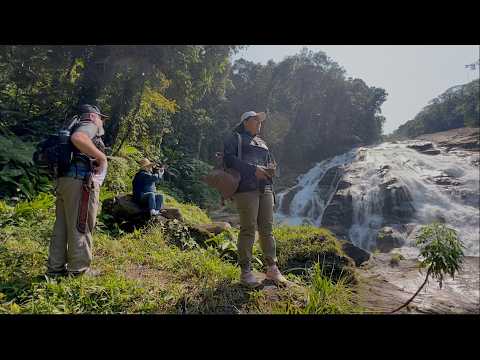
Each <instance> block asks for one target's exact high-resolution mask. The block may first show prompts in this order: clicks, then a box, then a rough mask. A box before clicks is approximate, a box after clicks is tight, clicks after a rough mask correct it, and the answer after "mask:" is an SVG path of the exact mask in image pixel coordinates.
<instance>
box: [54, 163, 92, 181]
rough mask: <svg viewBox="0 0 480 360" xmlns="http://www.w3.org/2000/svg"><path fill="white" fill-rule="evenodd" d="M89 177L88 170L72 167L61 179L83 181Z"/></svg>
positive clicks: (81, 167)
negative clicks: (67, 178) (68, 178)
mask: <svg viewBox="0 0 480 360" xmlns="http://www.w3.org/2000/svg"><path fill="white" fill-rule="evenodd" d="M89 176H90V170H89V169H87V168H85V167H83V166H76V165H72V166H71V167H70V168H69V169H68V170H67V171H66V172H64V173H63V174H62V175H61V177H71V178H74V179H79V180H84V179H85V178H87V177H89Z"/></svg>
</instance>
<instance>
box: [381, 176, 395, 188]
mask: <svg viewBox="0 0 480 360" xmlns="http://www.w3.org/2000/svg"><path fill="white" fill-rule="evenodd" d="M397 182H398V180H397V178H394V177H390V178H388V179H386V180H385V181H383V182H382V183H381V184H380V185H379V186H380V187H381V188H383V189H390V185H393V184H396V183H397Z"/></svg>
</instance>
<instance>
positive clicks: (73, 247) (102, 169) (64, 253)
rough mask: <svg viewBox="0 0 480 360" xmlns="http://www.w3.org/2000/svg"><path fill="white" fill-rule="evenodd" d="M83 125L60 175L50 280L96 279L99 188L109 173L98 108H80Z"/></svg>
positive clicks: (75, 133)
mask: <svg viewBox="0 0 480 360" xmlns="http://www.w3.org/2000/svg"><path fill="white" fill-rule="evenodd" d="M78 110H79V114H80V122H79V124H78V125H77V126H75V127H74V129H73V131H72V135H71V137H70V141H71V144H72V145H73V146H72V147H73V156H72V162H71V165H70V166H69V167H68V168H67V169H65V170H63V171H62V172H60V173H59V176H58V179H57V188H56V195H57V201H56V220H55V226H54V230H53V236H52V239H51V242H50V248H49V257H48V265H47V276H52V277H55V276H61V275H67V274H68V275H73V276H76V275H81V274H90V275H96V274H95V272H94V271H92V270H91V269H90V264H91V262H92V231H93V229H94V228H95V221H96V217H97V210H98V205H99V193H100V186H101V184H102V182H103V179H104V178H105V174H106V171H107V157H106V155H105V146H104V144H103V141H102V139H101V136H103V135H104V129H103V119H104V118H106V117H107V116H106V115H103V114H102V113H101V112H100V109H99V108H98V107H97V106H91V105H81V106H79V108H78Z"/></svg>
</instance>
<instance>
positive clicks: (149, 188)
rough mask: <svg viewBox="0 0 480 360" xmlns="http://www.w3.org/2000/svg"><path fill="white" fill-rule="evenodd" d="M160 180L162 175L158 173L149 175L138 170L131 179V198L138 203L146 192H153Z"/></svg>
mask: <svg viewBox="0 0 480 360" xmlns="http://www.w3.org/2000/svg"><path fill="white" fill-rule="evenodd" d="M161 179H162V175H160V174H158V173H150V172H148V171H145V170H140V171H139V172H137V173H136V174H135V177H134V178H133V183H132V185H133V198H134V199H135V201H140V198H141V195H142V194H143V193H146V192H153V193H154V192H155V191H157V189H156V188H155V184H158V183H159V182H160V180H161Z"/></svg>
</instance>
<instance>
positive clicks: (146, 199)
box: [132, 158, 164, 216]
mask: <svg viewBox="0 0 480 360" xmlns="http://www.w3.org/2000/svg"><path fill="white" fill-rule="evenodd" d="M140 167H141V168H140V170H139V171H138V172H137V174H136V175H135V177H134V178H133V184H132V185H133V198H134V200H135V202H137V203H138V204H139V205H141V206H144V205H147V206H148V211H149V212H150V216H156V215H159V214H160V210H161V209H162V204H163V196H162V195H161V194H157V193H156V191H157V189H156V188H155V184H158V183H159V182H160V180H162V177H163V173H164V168H163V167H159V168H156V169H155V171H153V169H154V164H153V163H152V162H151V161H150V160H148V159H146V158H145V159H142V160H140Z"/></svg>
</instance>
